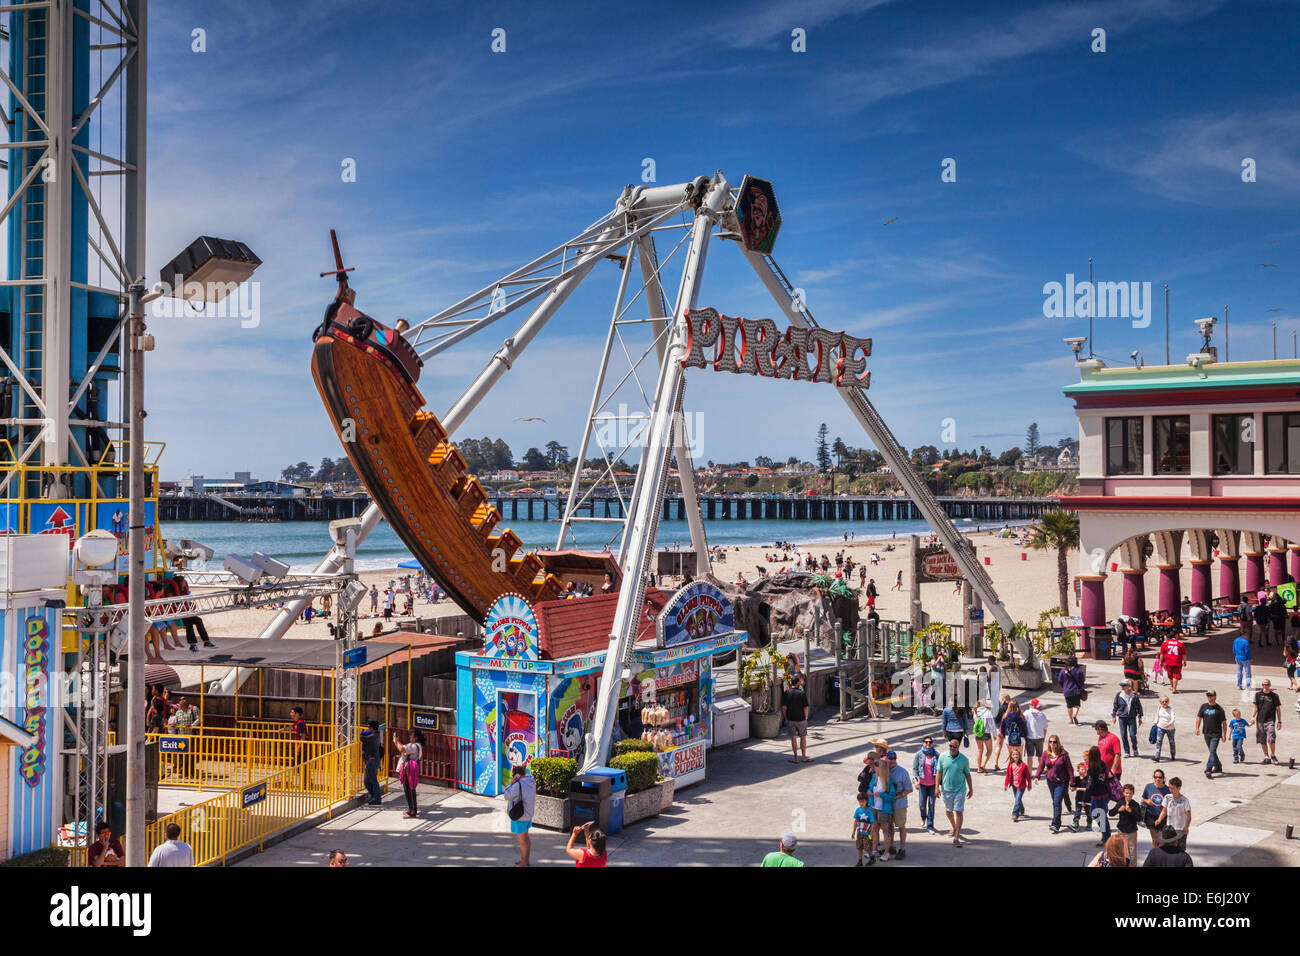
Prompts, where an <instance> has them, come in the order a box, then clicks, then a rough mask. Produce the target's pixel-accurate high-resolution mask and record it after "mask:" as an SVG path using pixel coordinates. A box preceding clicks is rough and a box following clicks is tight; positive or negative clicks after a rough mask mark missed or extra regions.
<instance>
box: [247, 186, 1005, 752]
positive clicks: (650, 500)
mask: <svg viewBox="0 0 1300 956" xmlns="http://www.w3.org/2000/svg"><path fill="white" fill-rule="evenodd" d="M736 201H737V196H736V190H735V189H734V188H733V187H732V186H731V184H730V183H728V182H727V180H726V179H725V178H724V177H723V176H722V174H721V173H717V174H715V175H714V176H712V177H706V176H700V177H698V178H696V179H695V180H693V181H691V182H689V183H679V184H676V185H672V186H653V187H644V186H642V187H637V188H633V187H628V188H626V189H625V190H624V191H623V193H622V195H621V196H620V197H619V199H618V202H617V203H616V205H615V207H614V209H613V210H611V211H610V212H609V213H607V214H606V215H605V216H603V217H602V218H600V219H598V220H597V221H596V222H594V223H592V224H591V225H590V226H588V227H587V228H586V229H585V230H583V231H582V232H581V233H579V234H578V235H577V236H575V237H573V238H572V239H570V240H569V241H568V242H566V243H564V244H563V245H560V246H557V247H556V248H554V249H552V250H550V251H549V252H547V253H546V254H545V255H542V256H540V257H538V258H537V259H534V260H533V261H532V262H530V263H528V264H527V265H524V266H522V267H521V268H519V269H517V270H515V271H514V272H512V273H510V274H509V275H506V276H503V277H502V278H500V279H499V280H497V281H496V282H493V283H492V284H490V285H487V286H485V287H483V288H482V289H480V290H478V291H477V292H475V293H474V294H473V295H471V296H468V297H466V298H465V299H463V300H461V301H460V302H457V303H456V304H455V305H452V306H450V307H449V308H447V309H444V310H443V311H442V312H439V313H438V314H437V315H434V316H432V317H430V318H429V319H426V320H424V321H423V322H420V323H417V324H415V325H413V326H412V327H411V328H410V329H409V330H408V331H407V332H406V333H405V336H406V339H407V340H408V341H409V342H410V343H411V345H412V346H413V347H414V348H415V350H416V352H417V353H418V354H419V355H420V357H421V358H422V359H424V360H425V361H426V362H427V361H429V360H430V359H431V358H433V357H434V356H436V355H439V354H440V353H442V352H443V351H445V350H447V349H448V348H450V347H452V346H453V345H455V344H457V343H459V342H461V341H463V340H465V339H466V338H468V337H470V336H472V335H475V334H477V333H478V332H481V331H483V330H484V329H486V328H487V327H488V326H490V325H492V324H494V323H496V322H497V321H499V320H500V319H502V318H504V317H505V316H507V315H508V314H510V313H512V312H514V311H516V310H519V309H524V308H525V307H527V310H528V311H527V316H526V318H525V319H524V320H523V322H522V324H520V325H519V326H518V327H517V328H516V329H515V331H514V332H513V334H511V335H510V336H509V337H507V338H506V339H505V340H504V341H503V343H502V346H501V348H500V349H499V350H498V351H497V352H496V353H495V354H494V355H493V357H492V359H491V360H490V361H489V362H488V364H487V366H486V367H485V368H484V369H483V370H482V371H481V372H480V373H479V374H478V376H477V377H476V378H475V379H474V381H473V382H472V383H471V384H470V386H469V387H468V388H467V389H466V390H465V392H464V394H462V395H461V397H460V398H459V399H457V400H456V401H455V402H454V403H453V404H452V406H451V408H450V410H449V411H448V412H447V414H446V415H445V416H443V417H442V423H443V425H444V427H445V429H446V431H447V434H448V435H449V436H452V435H454V434H455V432H456V431H457V430H458V429H460V428H461V427H462V426H463V425H464V423H465V420H466V419H467V417H468V416H469V415H470V413H471V412H472V411H473V410H474V409H475V408H476V407H477V406H478V404H479V403H480V402H481V401H482V399H483V398H484V396H486V395H487V394H488V392H489V391H490V390H491V389H492V388H493V387H494V386H495V385H496V384H497V383H498V382H500V381H501V379H502V378H503V377H504V376H505V375H506V374H507V373H508V372H509V371H510V369H511V368H512V367H513V364H514V363H515V362H516V361H517V360H518V359H519V357H520V356H521V355H522V354H523V352H524V350H525V349H526V348H527V346H528V345H529V344H530V343H531V342H532V341H533V340H534V339H535V338H536V337H537V335H538V334H539V333H540V332H541V331H542V329H543V327H544V326H545V325H546V323H547V322H548V321H549V320H550V319H551V317H552V316H553V315H554V314H555V313H556V311H557V310H558V309H559V308H560V306H561V305H563V304H564V302H565V300H566V299H568V297H569V296H570V295H571V294H572V292H573V291H574V289H575V288H576V287H577V286H578V285H579V284H580V283H581V282H582V281H583V280H584V279H585V278H587V277H588V275H589V274H591V273H592V272H593V270H594V269H595V268H596V266H597V265H598V263H600V262H601V261H603V260H610V261H612V262H614V263H615V264H616V265H617V267H618V269H619V275H618V282H617V291H616V293H615V297H614V304H613V307H612V309H611V313H610V319H609V327H608V331H607V333H606V336H605V342H604V350H603V352H602V356H601V360H600V364H599V366H598V368H597V370H596V381H595V385H594V389H593V393H592V398H591V402H590V404H589V406H588V410H587V417H586V421H585V423H584V427H583V431H582V434H581V438H580V441H579V444H578V446H577V458H578V465H577V468H576V469H575V473H574V475H573V478H572V480H571V481H570V486H569V489H568V496H567V500H566V505H565V509H564V512H563V516H562V520H561V526H560V532H559V535H558V539H557V542H556V543H557V546H559V547H564V546H565V545H566V544H570V543H572V539H573V529H574V527H575V526H576V525H578V524H579V523H581V522H598V523H601V522H603V523H605V524H606V525H607V527H608V528H609V534H608V535H607V536H606V542H605V543H606V545H607V546H609V547H610V549H611V550H612V551H615V553H616V554H617V556H618V560H619V565H620V568H621V570H622V574H623V583H622V587H621V588H620V589H619V596H618V602H617V606H616V610H615V616H614V623H613V627H612V630H611V633H610V635H609V648H608V652H607V654H606V658H605V669H604V673H603V675H602V680H601V683H600V695H599V698H598V701H597V709H596V714H595V718H594V720H593V722H592V726H591V728H590V729H589V736H588V740H587V746H586V748H585V752H586V755H587V756H586V761H585V768H589V767H591V766H596V765H598V764H601V763H603V762H604V761H605V760H606V758H607V757H608V752H609V744H610V736H611V732H612V728H613V721H614V716H615V711H616V707H617V702H618V698H617V695H618V692H619V685H620V683H621V682H622V680H623V679H624V678H625V677H626V676H627V672H628V665H629V661H630V659H631V654H632V650H633V644H634V642H635V640H636V636H637V634H638V632H639V629H640V625H641V609H642V606H643V603H644V599H645V589H646V585H647V578H648V576H649V575H650V574H651V573H653V571H654V566H653V560H654V553H655V543H656V535H657V532H658V529H659V521H660V518H661V515H662V509H663V502H664V495H665V493H666V490H667V486H668V482H669V478H670V470H671V466H672V462H673V460H674V459H675V460H676V462H677V467H678V474H679V478H680V481H681V486H682V494H683V499H684V503H685V508H686V516H687V520H688V523H689V526H690V535H691V543H692V547H693V548H694V550H695V551H696V554H697V564H696V571H697V573H705V572H707V571H708V569H709V562H708V554H707V542H706V541H705V536H704V526H703V521H702V520H701V516H700V512H699V505H698V502H697V501H696V497H695V487H694V473H693V464H692V461H691V455H690V450H689V447H688V438H689V430H688V429H686V428H685V426H684V415H685V412H684V405H683V399H684V395H685V387H686V380H685V368H684V366H683V363H682V359H683V357H684V354H685V348H686V342H685V336H686V326H685V322H684V316H685V313H686V311H687V310H689V309H692V308H694V307H695V306H696V305H697V299H698V296H699V290H700V283H701V280H702V277H703V271H704V265H705V259H706V255H707V252H708V247H709V242H710V239H711V238H719V239H727V240H737V239H739V238H740V223H739V220H738V218H737V213H736ZM674 233H678V234H680V235H678V236H674V235H673V234H674ZM659 234H667V235H668V237H669V241H670V242H672V240H674V239H675V240H676V241H675V242H673V243H672V244H671V247H670V248H669V251H668V253H667V255H665V256H663V257H662V259H661V257H660V254H659V248H658V245H657V243H656V239H657V238H658V236H659ZM736 244H737V245H739V246H740V247H741V250H742V254H744V255H745V256H746V258H747V259H748V260H749V263H750V265H751V266H753V268H754V270H755V271H756V273H757V274H758V276H759V278H760V280H762V282H763V284H764V286H765V287H766V288H767V289H768V290H769V292H770V293H771V295H772V297H773V299H774V300H775V302H776V304H777V306H778V307H779V308H780V309H781V311H782V313H783V314H784V315H785V316H786V317H787V318H788V319H789V320H790V322H791V323H792V324H793V325H794V326H796V327H798V328H801V329H803V328H815V327H817V326H816V323H815V322H814V320H813V318H812V316H811V314H810V313H809V312H808V310H807V308H806V307H805V306H803V305H802V303H800V302H799V301H798V300H797V299H796V297H795V294H794V290H793V289H792V288H791V286H790V283H789V282H788V280H787V279H786V277H785V275H784V274H783V273H782V272H781V270H780V268H779V267H778V266H777V264H776V262H775V260H773V259H772V258H771V256H770V255H764V254H760V253H755V252H750V251H748V250H747V249H746V248H745V247H744V245H743V243H741V242H737V243H736ZM666 245H667V244H666ZM669 268H671V269H672V270H673V274H675V275H680V278H679V281H678V285H677V294H676V298H675V299H674V300H673V305H672V309H671V311H670V310H669V308H668V304H667V301H666V297H665V294H664V290H663V285H664V277H665V274H666V271H667V270H668V269H669ZM678 268H680V273H678V272H677V271H676V270H677V269H678ZM638 332H640V333H641V334H640V335H639V336H638V334H637V333H638ZM777 387H779V386H777ZM836 391H838V392H839V393H840V396H841V398H842V399H843V401H844V402H845V403H846V404H847V405H848V406H849V409H850V410H851V411H852V412H853V414H854V417H856V418H857V419H858V422H859V423H860V424H861V425H862V427H863V429H864V430H865V431H866V432H867V434H868V436H869V437H870V438H871V440H872V442H873V443H874V444H875V445H876V447H877V449H878V450H879V451H880V452H881V454H882V455H883V456H884V458H885V460H886V462H888V463H889V465H890V466H891V467H892V468H893V470H894V473H895V474H896V475H898V477H899V480H900V481H901V482H902V484H903V486H904V488H905V490H906V491H907V493H908V496H909V497H910V498H911V500H912V501H913V502H915V503H916V505H917V507H918V508H919V509H920V511H921V513H922V514H923V515H924V516H925V518H926V520H927V521H928V522H929V524H930V526H931V527H932V528H933V529H934V530H935V532H936V533H937V534H938V535H939V538H940V540H942V541H943V543H944V545H945V547H947V549H948V550H949V552H950V553H951V554H952V555H953V557H954V558H955V560H956V561H957V563H958V565H959V567H960V568H961V569H962V573H963V574H964V575H965V578H966V580H967V581H968V582H969V583H970V585H971V587H972V588H973V590H974V591H975V593H977V594H978V595H979V597H980V598H981V600H982V601H983V602H984V604H985V606H986V607H988V608H989V610H990V611H991V613H992V614H993V616H994V617H995V618H996V619H997V620H998V622H999V623H1000V624H1001V625H1002V626H1003V628H1005V629H1006V631H1007V632H1008V633H1010V632H1011V626H1012V622H1011V619H1010V616H1009V615H1008V614H1007V612H1006V609H1005V608H1004V607H1003V605H1002V602H1001V601H1000V600H999V599H998V596H997V594H996V592H995V591H994V588H993V583H992V581H991V579H990V578H989V576H988V574H987V573H986V572H985V571H984V569H983V567H982V566H981V565H979V564H978V563H977V562H976V561H975V558H974V555H973V553H972V552H970V551H968V550H967V549H966V548H965V547H964V546H963V542H962V539H961V536H960V534H959V533H958V532H957V529H956V528H955V527H954V526H953V525H952V523H951V522H950V521H949V519H948V517H947V516H946V515H945V513H944V511H943V509H942V507H941V506H940V504H939V502H938V501H937V500H936V499H935V497H934V495H933V494H932V493H931V492H930V490H929V488H928V486H926V484H925V482H924V481H923V480H922V479H921V477H920V476H919V475H917V474H916V473H915V471H914V470H913V469H912V466H911V463H910V462H909V461H908V459H907V456H906V453H905V452H904V450H903V448H902V447H901V446H900V445H899V444H898V442H897V440H896V439H895V438H894V436H893V435H892V433H891V432H890V431H889V428H888V427H887V426H886V425H885V423H884V421H883V420H882V419H881V417H880V416H879V414H878V413H877V412H876V410H875V408H874V407H873V406H872V405H871V403H870V401H868V399H867V397H866V395H865V392H864V390H863V389H862V388H860V387H850V386H846V387H843V388H837V389H836ZM629 396H630V397H632V398H635V399H637V400H638V401H636V402H634V403H633V404H635V405H638V406H639V407H637V408H630V407H629V406H628V405H627V403H626V401H625V399H627V398H628V397H629ZM616 402H617V405H616ZM643 409H644V410H643ZM592 451H598V452H599V455H600V458H601V459H602V461H603V466H602V467H600V468H597V469H595V471H596V472H597V473H596V474H595V475H594V476H591V477H588V478H586V479H584V478H583V477H582V471H583V464H584V462H585V461H586V460H587V458H588V456H589V455H590V454H591V452H592ZM633 454H635V456H636V458H637V471H636V478H635V482H634V484H633V486H632V489H631V492H630V494H628V495H627V496H626V498H624V496H623V491H624V489H622V488H620V487H619V486H618V484H617V482H616V481H614V472H615V471H616V470H617V465H618V463H619V462H620V461H621V460H622V459H623V456H624V455H628V456H632V455H633ZM602 482H612V483H613V484H614V487H615V489H616V492H615V493H616V494H617V495H618V497H619V499H620V504H621V505H622V507H623V515H622V517H619V518H614V517H606V516H598V515H595V514H594V513H589V514H587V515H583V514H582V507H583V505H584V503H585V502H586V500H587V499H588V497H590V495H591V490H592V488H593V487H594V486H595V485H599V484H601V483H602ZM584 489H585V491H584ZM380 517H381V515H380V513H379V510H378V509H377V508H376V507H374V506H371V507H370V508H369V509H368V510H367V511H366V513H365V515H364V516H363V518H362V520H361V524H360V527H359V528H358V529H357V541H358V542H359V541H360V540H362V539H363V538H364V537H365V535H366V534H368V533H369V531H370V530H372V529H373V528H374V527H375V525H376V524H377V523H378V521H379V518H380ZM343 560H344V556H343V554H342V552H341V550H340V549H338V548H335V549H334V550H333V551H332V552H331V553H330V554H329V555H327V556H326V558H325V559H324V560H323V561H322V562H321V565H320V566H319V568H318V571H319V572H333V571H335V570H336V569H337V568H338V567H339V566H340V565H341V564H342V562H343ZM300 610H301V606H300V605H297V604H293V603H291V604H289V605H288V606H286V608H285V610H284V611H283V612H281V614H280V615H279V616H278V617H277V618H276V620H275V621H274V622H272V624H271V625H270V626H269V627H268V628H267V629H266V630H265V631H264V632H263V636H264V637H269V638H275V637H280V636H282V635H283V634H284V632H285V631H286V630H287V629H288V626H289V624H290V623H291V622H292V620H293V618H294V616H296V614H297V613H298V612H299V611H300ZM226 689H227V690H228V689H229V688H226Z"/></svg>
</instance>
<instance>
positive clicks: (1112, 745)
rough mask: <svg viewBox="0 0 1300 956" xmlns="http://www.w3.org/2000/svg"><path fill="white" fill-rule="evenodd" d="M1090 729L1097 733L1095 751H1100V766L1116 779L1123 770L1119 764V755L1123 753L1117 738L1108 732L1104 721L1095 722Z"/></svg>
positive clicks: (1108, 729)
mask: <svg viewBox="0 0 1300 956" xmlns="http://www.w3.org/2000/svg"><path fill="white" fill-rule="evenodd" d="M1092 729H1093V730H1095V731H1097V749H1098V750H1100V751H1101V762H1102V764H1103V765H1104V766H1105V767H1106V768H1107V769H1108V770H1109V771H1110V772H1111V773H1113V774H1114V775H1115V776H1117V777H1118V776H1119V775H1120V771H1121V770H1122V769H1123V767H1122V766H1121V764H1120V754H1121V753H1122V752H1123V751H1122V749H1121V747H1120V743H1119V738H1118V737H1116V736H1115V735H1114V734H1112V733H1111V732H1110V728H1108V727H1107V726H1106V721H1104V720H1099V721H1097V722H1096V723H1095V724H1093V725H1092Z"/></svg>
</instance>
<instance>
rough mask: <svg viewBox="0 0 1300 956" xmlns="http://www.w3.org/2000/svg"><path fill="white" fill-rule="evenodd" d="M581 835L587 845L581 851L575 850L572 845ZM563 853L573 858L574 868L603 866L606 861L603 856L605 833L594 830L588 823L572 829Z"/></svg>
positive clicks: (604, 855)
mask: <svg viewBox="0 0 1300 956" xmlns="http://www.w3.org/2000/svg"><path fill="white" fill-rule="evenodd" d="M579 833H581V834H582V835H583V836H584V837H585V838H586V841H587V845H586V846H585V847H583V848H582V849H580V850H579V849H576V848H575V847H574V845H573V843H574V841H575V840H577V839H578V834H579ZM564 852H565V853H567V854H568V855H569V856H571V857H573V864H574V866H604V865H605V860H606V859H607V857H606V854H605V833H604V831H603V830H597V829H595V828H594V827H593V826H592V824H591V823H590V822H587V823H584V824H583V825H582V826H580V827H574V828H573V832H572V833H570V834H569V843H568V846H566V847H565V848H564Z"/></svg>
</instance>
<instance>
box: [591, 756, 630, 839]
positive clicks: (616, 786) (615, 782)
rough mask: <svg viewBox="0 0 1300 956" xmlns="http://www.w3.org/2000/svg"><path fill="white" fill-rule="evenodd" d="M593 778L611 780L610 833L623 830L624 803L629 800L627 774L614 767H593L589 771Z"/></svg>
mask: <svg viewBox="0 0 1300 956" xmlns="http://www.w3.org/2000/svg"><path fill="white" fill-rule="evenodd" d="M588 774H589V775H590V776H593V777H608V778H609V831H608V832H609V833H610V834H611V835H612V834H615V833H621V832H622V830H623V801H624V800H625V799H626V798H627V773H626V771H623V770H616V769H615V768H613V767H593V768H591V770H589V771H588Z"/></svg>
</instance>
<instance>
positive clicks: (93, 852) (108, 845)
mask: <svg viewBox="0 0 1300 956" xmlns="http://www.w3.org/2000/svg"><path fill="white" fill-rule="evenodd" d="M86 861H87V863H88V864H89V865H90V866H126V853H124V852H123V850H122V844H121V843H119V842H118V841H117V840H115V839H113V828H112V827H110V826H109V825H108V824H107V823H101V824H100V825H99V826H97V827H95V842H94V843H92V844H90V851H89V853H87V855H86Z"/></svg>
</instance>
